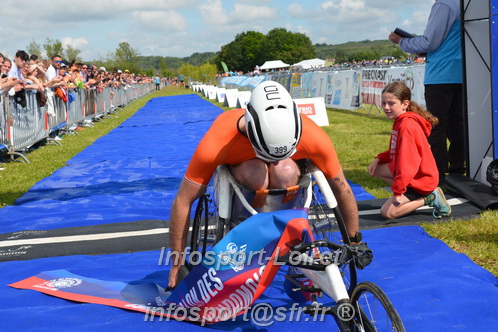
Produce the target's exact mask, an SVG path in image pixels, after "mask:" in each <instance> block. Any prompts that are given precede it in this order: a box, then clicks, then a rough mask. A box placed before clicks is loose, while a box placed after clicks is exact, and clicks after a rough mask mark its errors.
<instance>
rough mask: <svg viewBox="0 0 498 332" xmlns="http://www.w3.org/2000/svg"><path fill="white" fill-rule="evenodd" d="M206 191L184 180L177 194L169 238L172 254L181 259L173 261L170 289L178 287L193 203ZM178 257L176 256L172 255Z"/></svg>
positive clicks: (171, 216)
mask: <svg viewBox="0 0 498 332" xmlns="http://www.w3.org/2000/svg"><path fill="white" fill-rule="evenodd" d="M205 191H206V187H205V186H201V185H199V184H196V183H193V182H190V181H188V180H187V179H186V178H183V180H182V183H181V184H180V189H178V193H177V194H176V197H175V200H174V201H173V205H172V206H171V215H170V224H169V237H170V245H171V251H172V253H175V252H178V254H179V256H178V257H180V259H178V260H177V261H175V260H174V261H173V266H172V268H171V270H170V272H169V282H168V286H169V287H175V286H176V277H177V274H178V270H179V269H180V267H181V265H182V264H181V263H182V262H183V261H184V260H183V254H184V252H185V247H186V244H187V235H188V228H189V224H190V209H191V207H192V203H194V201H195V200H196V199H197V198H199V197H200V196H201V195H202V194H203V193H204V192H205ZM172 257H176V255H172Z"/></svg>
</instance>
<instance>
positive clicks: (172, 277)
mask: <svg viewBox="0 0 498 332" xmlns="http://www.w3.org/2000/svg"><path fill="white" fill-rule="evenodd" d="M180 266H181V265H173V266H172V267H171V270H169V279H168V288H174V287H176V279H177V276H178V271H179V270H180Z"/></svg>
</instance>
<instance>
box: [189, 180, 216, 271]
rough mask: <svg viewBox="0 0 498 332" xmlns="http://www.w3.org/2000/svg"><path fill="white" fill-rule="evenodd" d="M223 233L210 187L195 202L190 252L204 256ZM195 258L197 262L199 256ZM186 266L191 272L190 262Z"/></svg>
mask: <svg viewBox="0 0 498 332" xmlns="http://www.w3.org/2000/svg"><path fill="white" fill-rule="evenodd" d="M224 233H225V223H224V220H223V219H221V218H220V217H219V216H218V213H217V204H216V201H215V199H214V192H213V189H212V187H211V186H210V187H208V191H207V192H206V193H205V194H204V195H202V196H201V197H200V198H199V200H198V202H197V207H196V209H195V214H194V220H193V223H192V233H191V236H190V252H191V253H193V252H199V253H200V254H201V256H202V257H204V256H206V252H208V251H209V250H211V248H212V247H213V246H214V245H215V244H216V243H218V242H219V241H220V240H221V239H222V238H223V236H224ZM195 257H196V261H197V260H198V257H199V256H197V255H195ZM186 265H187V268H188V269H189V270H192V268H193V265H192V264H191V262H189V263H187V264H186Z"/></svg>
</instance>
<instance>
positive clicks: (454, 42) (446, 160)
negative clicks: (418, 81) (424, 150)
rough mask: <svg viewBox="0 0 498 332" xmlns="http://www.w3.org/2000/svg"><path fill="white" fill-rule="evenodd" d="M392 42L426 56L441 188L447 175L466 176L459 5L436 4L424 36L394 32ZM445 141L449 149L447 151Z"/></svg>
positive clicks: (453, 0) (445, 0)
mask: <svg viewBox="0 0 498 332" xmlns="http://www.w3.org/2000/svg"><path fill="white" fill-rule="evenodd" d="M389 40H390V41H392V42H393V43H396V44H399V46H400V48H401V49H402V50H403V51H405V52H409V53H427V59H426V63H427V64H426V67H425V78H424V86H425V102H426V104H427V105H426V106H427V109H428V111H429V112H431V113H432V114H433V115H434V116H436V117H437V118H438V119H439V125H437V126H435V127H434V128H433V129H432V133H431V135H430V136H429V138H428V140H429V143H430V145H431V150H432V154H433V155H434V158H435V159H436V164H437V167H438V170H439V181H440V184H441V183H442V182H443V181H444V178H445V176H446V173H450V174H451V173H459V174H465V171H466V169H465V159H466V153H467V152H466V151H467V143H466V135H465V132H466V129H465V124H464V115H463V90H462V53H461V36H460V1H459V0H436V2H435V3H434V5H433V6H432V9H431V12H430V15H429V21H428V23H427V27H426V28H425V31H424V35H423V36H419V37H414V38H402V37H401V36H399V35H397V34H395V33H393V32H391V34H390V35H389ZM446 139H448V140H449V142H450V145H449V147H447V142H446Z"/></svg>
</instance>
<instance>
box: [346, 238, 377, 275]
mask: <svg viewBox="0 0 498 332" xmlns="http://www.w3.org/2000/svg"><path fill="white" fill-rule="evenodd" d="M351 246H352V247H353V248H355V249H356V252H357V253H358V255H357V256H356V257H355V265H356V267H357V268H358V269H360V270H363V269H364V268H365V267H367V266H368V264H370V263H372V260H373V253H372V250H371V249H369V248H368V247H367V244H366V242H360V243H355V244H352V245H351Z"/></svg>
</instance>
